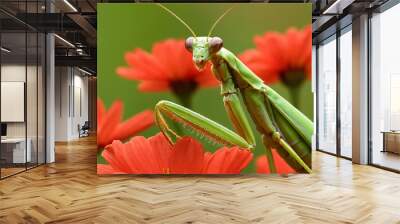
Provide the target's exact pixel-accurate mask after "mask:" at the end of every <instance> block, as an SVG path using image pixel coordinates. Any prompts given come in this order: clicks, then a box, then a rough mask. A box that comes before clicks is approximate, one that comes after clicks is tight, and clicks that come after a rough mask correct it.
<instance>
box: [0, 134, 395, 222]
mask: <svg viewBox="0 0 400 224" xmlns="http://www.w3.org/2000/svg"><path fill="white" fill-rule="evenodd" d="M313 161H314V162H313V164H314V173H313V174H312V175H292V176H289V177H279V176H257V175H253V176H251V175H250V176H249V175H242V176H228V177H215V176H208V177H202V176H187V177H185V178H182V177H172V176H158V177H147V176H139V177H138V176H108V177H98V176H97V175H96V167H95V162H96V146H95V139H94V138H86V139H84V140H81V141H77V142H72V143H70V144H59V145H57V162H56V163H55V164H51V165H48V166H42V167H39V168H36V169H33V170H30V171H28V172H26V173H22V174H19V175H17V176H14V177H11V178H8V179H5V180H3V181H0V223H45V222H47V223H374V224H375V223H385V224H386V223H400V175H398V174H395V173H390V172H387V171H383V170H380V169H377V168H373V167H368V166H358V165H352V164H351V163H350V162H349V161H347V160H343V159H337V158H335V157H332V156H329V155H326V154H323V153H319V152H316V153H314V156H313Z"/></svg>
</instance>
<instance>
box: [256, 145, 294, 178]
mask: <svg viewBox="0 0 400 224" xmlns="http://www.w3.org/2000/svg"><path fill="white" fill-rule="evenodd" d="M272 156H273V157H274V163H275V166H276V170H277V173H279V174H289V173H295V172H296V171H295V170H294V169H293V168H292V167H291V166H289V165H288V164H287V163H286V161H285V160H284V159H282V157H281V156H280V155H279V154H278V153H277V152H276V150H275V149H272ZM256 167H257V173H265V174H269V173H270V171H269V166H268V159H267V157H266V156H265V155H264V156H260V157H258V159H257V161H256Z"/></svg>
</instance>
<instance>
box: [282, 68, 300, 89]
mask: <svg viewBox="0 0 400 224" xmlns="http://www.w3.org/2000/svg"><path fill="white" fill-rule="evenodd" d="M279 77H280V79H281V81H282V82H283V83H284V84H285V85H287V86H289V87H298V86H299V85H300V84H301V83H303V81H304V80H305V79H306V76H305V75H304V71H299V70H292V71H287V72H285V73H283V74H281V75H280V76H279Z"/></svg>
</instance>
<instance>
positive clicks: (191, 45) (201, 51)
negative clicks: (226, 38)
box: [185, 37, 223, 71]
mask: <svg viewBox="0 0 400 224" xmlns="http://www.w3.org/2000/svg"><path fill="white" fill-rule="evenodd" d="M222 45H223V41H222V39H221V38H219V37H189V38H187V39H186V41H185V47H186V49H187V50H188V51H190V52H192V54H193V63H194V64H195V65H196V68H197V69H198V70H199V71H201V70H203V69H204V67H205V65H206V64H207V62H208V61H209V60H210V59H211V57H212V56H213V55H215V54H216V53H217V52H218V51H219V50H220V49H221V48H222Z"/></svg>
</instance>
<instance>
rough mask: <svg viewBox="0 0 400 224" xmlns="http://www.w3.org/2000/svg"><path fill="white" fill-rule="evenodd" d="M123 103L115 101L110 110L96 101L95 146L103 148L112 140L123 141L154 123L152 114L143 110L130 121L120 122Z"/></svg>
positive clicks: (99, 101) (99, 100)
mask: <svg viewBox="0 0 400 224" xmlns="http://www.w3.org/2000/svg"><path fill="white" fill-rule="evenodd" d="M122 111H123V103H122V102H121V101H120V100H117V101H115V102H114V103H113V104H112V105H111V107H110V109H109V110H108V111H106V108H105V106H104V104H103V101H102V100H101V99H97V125H98V127H97V146H98V147H99V148H103V147H105V146H106V145H108V144H111V142H112V141H113V140H125V139H127V138H129V137H132V136H134V135H136V134H137V133H138V132H141V131H143V130H145V129H147V128H149V127H150V126H151V125H153V123H154V116H153V112H151V111H150V110H145V111H143V112H141V113H139V114H137V115H135V116H133V117H131V118H130V119H128V120H126V121H124V122H121V120H122Z"/></svg>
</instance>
